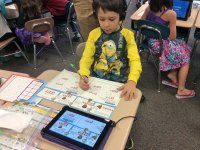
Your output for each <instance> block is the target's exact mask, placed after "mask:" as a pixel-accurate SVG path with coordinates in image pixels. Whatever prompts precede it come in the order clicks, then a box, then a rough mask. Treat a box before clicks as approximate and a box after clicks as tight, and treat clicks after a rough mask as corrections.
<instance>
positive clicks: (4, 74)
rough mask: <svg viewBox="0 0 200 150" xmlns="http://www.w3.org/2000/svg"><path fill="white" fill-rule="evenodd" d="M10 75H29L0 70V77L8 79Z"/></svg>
mask: <svg viewBox="0 0 200 150" xmlns="http://www.w3.org/2000/svg"><path fill="white" fill-rule="evenodd" d="M12 74H19V75H23V76H29V75H28V74H26V73H20V72H14V71H7V70H1V69H0V77H3V78H8V77H10V76H11V75H12Z"/></svg>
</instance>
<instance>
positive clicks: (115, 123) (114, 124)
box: [113, 116, 137, 127]
mask: <svg viewBox="0 0 200 150" xmlns="http://www.w3.org/2000/svg"><path fill="white" fill-rule="evenodd" d="M126 118H133V119H134V120H135V121H136V120H137V118H136V117H135V116H125V117H122V118H121V119H119V120H118V121H116V122H114V123H113V127H115V126H116V125H117V124H118V123H119V122H120V121H121V120H123V119H126Z"/></svg>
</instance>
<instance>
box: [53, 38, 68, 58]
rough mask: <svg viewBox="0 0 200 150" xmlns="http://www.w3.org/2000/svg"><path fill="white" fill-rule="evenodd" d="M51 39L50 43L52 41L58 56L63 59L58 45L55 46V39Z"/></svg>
mask: <svg viewBox="0 0 200 150" xmlns="http://www.w3.org/2000/svg"><path fill="white" fill-rule="evenodd" d="M51 41H52V43H53V46H54V47H55V49H56V50H57V52H58V54H59V55H60V57H61V58H62V60H63V61H64V60H65V59H64V57H63V55H62V54H61V52H60V50H59V49H58V47H57V45H56V43H55V41H54V40H53V39H51Z"/></svg>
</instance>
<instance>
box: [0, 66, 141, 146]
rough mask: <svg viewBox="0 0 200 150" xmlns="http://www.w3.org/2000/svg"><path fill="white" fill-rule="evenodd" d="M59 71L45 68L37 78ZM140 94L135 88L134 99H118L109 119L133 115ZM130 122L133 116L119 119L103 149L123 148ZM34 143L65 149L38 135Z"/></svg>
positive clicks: (131, 122) (45, 78)
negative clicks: (135, 94)
mask: <svg viewBox="0 0 200 150" xmlns="http://www.w3.org/2000/svg"><path fill="white" fill-rule="evenodd" d="M6 73H7V72H6ZM59 73H60V72H59V71H56V70H47V71H45V72H43V73H42V74H41V75H39V76H38V77H37V78H38V79H42V80H47V81H49V80H51V79H53V78H54V77H55V76H56V75H58V74H59ZM0 76H1V74H0ZM3 76H5V75H3ZM141 96H142V93H141V91H140V90H137V98H136V99H134V100H132V101H124V100H122V101H120V102H119V104H118V106H117V108H116V110H115V111H114V113H113V115H112V118H111V119H112V120H114V121H117V120H119V119H120V118H122V117H125V116H130V115H131V116H135V115H136V112H137V109H138V106H139V103H140V99H141ZM42 103H43V105H48V106H52V105H54V108H55V107H56V109H61V108H62V107H63V105H62V104H59V105H55V103H54V104H53V102H49V101H45V100H43V101H42ZM132 124H133V118H127V119H124V120H122V121H120V122H119V123H118V124H117V126H116V127H115V128H114V129H113V131H112V133H111V135H110V136H109V139H108V141H107V143H106V145H105V147H104V150H123V149H124V147H125V145H126V142H127V139H128V136H129V133H130V130H131V128H132ZM44 141H45V142H44ZM36 143H37V144H38V145H39V147H40V148H41V149H43V150H49V149H50V150H63V149H67V148H64V147H62V146H60V145H58V144H55V143H52V142H49V141H47V140H45V139H43V138H42V137H39V138H38V140H37V141H36Z"/></svg>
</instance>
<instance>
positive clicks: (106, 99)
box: [47, 70, 122, 106]
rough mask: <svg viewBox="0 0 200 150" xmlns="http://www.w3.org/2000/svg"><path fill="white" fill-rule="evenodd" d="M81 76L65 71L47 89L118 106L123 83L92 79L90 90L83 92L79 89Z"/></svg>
mask: <svg viewBox="0 0 200 150" xmlns="http://www.w3.org/2000/svg"><path fill="white" fill-rule="evenodd" d="M79 78H80V77H79V75H78V74H77V73H74V72H70V71H67V70H63V71H62V72H61V73H60V74H59V75H58V76H56V77H55V78H54V79H53V80H52V81H51V82H50V83H49V84H48V85H47V87H49V88H52V89H56V90H59V91H63V92H69V93H72V94H77V95H78V96H80V97H83V98H86V99H92V100H95V101H96V102H99V103H105V104H110V105H113V106H117V104H118V103H119V100H120V91H118V90H117V88H118V87H120V86H121V85H122V83H118V82H113V81H108V80H104V79H99V78H95V77H90V81H89V84H90V89H89V90H87V91H83V90H82V89H81V88H80V87H79V84H78V82H79Z"/></svg>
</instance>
